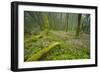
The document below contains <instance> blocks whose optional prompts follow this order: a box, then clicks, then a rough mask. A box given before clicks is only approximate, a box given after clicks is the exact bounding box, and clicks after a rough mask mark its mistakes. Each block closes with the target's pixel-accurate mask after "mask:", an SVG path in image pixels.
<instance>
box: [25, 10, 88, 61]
mask: <svg viewBox="0 0 100 73" xmlns="http://www.w3.org/2000/svg"><path fill="white" fill-rule="evenodd" d="M73 52H74V53H73ZM88 58H90V14H82V13H63V12H37V11H24V60H25V61H36V60H67V59H88Z"/></svg>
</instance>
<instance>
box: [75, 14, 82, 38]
mask: <svg viewBox="0 0 100 73" xmlns="http://www.w3.org/2000/svg"><path fill="white" fill-rule="evenodd" d="M81 16H82V14H78V24H77V28H76V37H79V34H80V25H81Z"/></svg>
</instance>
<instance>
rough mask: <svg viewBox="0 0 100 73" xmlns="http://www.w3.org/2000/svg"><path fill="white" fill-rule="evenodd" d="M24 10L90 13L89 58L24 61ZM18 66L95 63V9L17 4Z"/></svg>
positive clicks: (33, 66) (32, 66) (34, 66)
mask: <svg viewBox="0 0 100 73" xmlns="http://www.w3.org/2000/svg"><path fill="white" fill-rule="evenodd" d="M24 11H46V12H47V11H48V12H69V13H88V14H91V22H90V23H91V37H90V39H91V40H90V41H91V43H90V48H91V50H90V59H80V60H60V61H34V62H24V43H23V42H24ZM18 21H19V22H18V35H19V36H18V41H19V42H18V45H19V46H18V68H36V67H50V66H65V65H66V66H71V65H84V64H95V10H94V9H81V8H61V7H46V6H27V5H26V6H25V5H19V6H18Z"/></svg>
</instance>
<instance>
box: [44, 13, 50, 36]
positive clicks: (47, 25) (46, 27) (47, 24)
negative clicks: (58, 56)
mask: <svg viewBox="0 0 100 73" xmlns="http://www.w3.org/2000/svg"><path fill="white" fill-rule="evenodd" d="M43 16H44V31H45V34H46V35H48V33H49V20H48V13H43Z"/></svg>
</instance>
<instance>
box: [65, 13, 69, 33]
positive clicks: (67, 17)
mask: <svg viewBox="0 0 100 73" xmlns="http://www.w3.org/2000/svg"><path fill="white" fill-rule="evenodd" d="M66 15H67V16H66V19H67V23H66V32H67V31H68V19H69V14H68V13H67V14H66Z"/></svg>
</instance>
